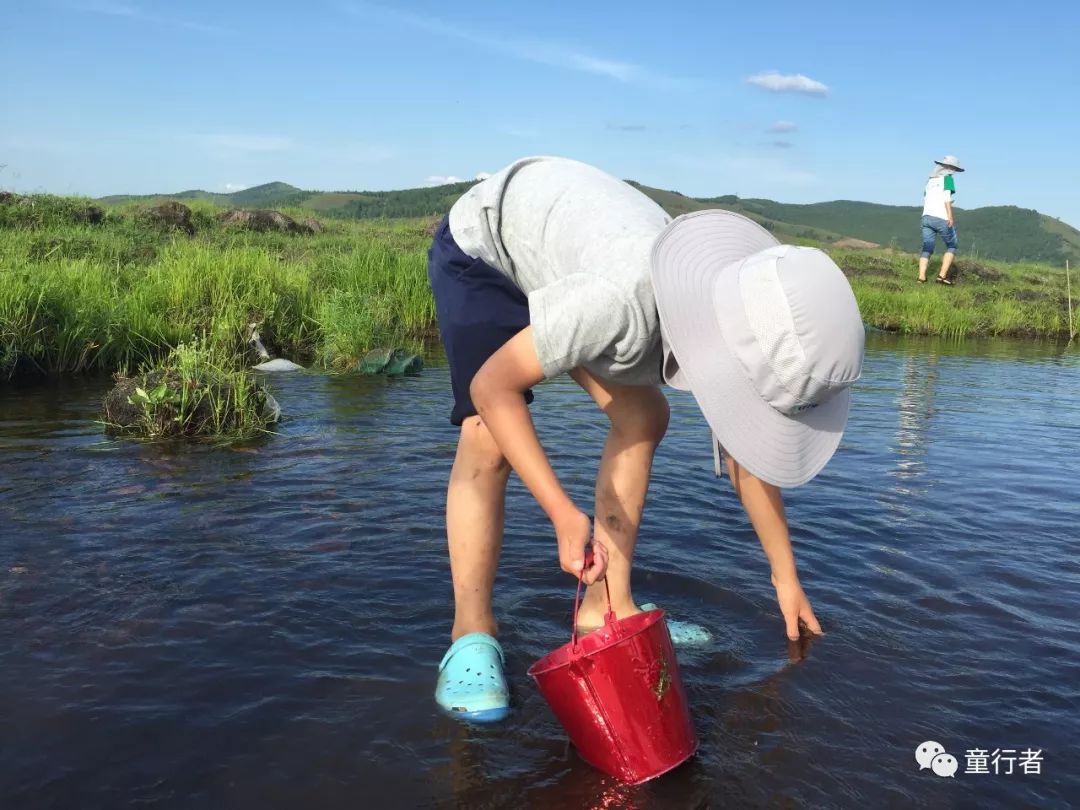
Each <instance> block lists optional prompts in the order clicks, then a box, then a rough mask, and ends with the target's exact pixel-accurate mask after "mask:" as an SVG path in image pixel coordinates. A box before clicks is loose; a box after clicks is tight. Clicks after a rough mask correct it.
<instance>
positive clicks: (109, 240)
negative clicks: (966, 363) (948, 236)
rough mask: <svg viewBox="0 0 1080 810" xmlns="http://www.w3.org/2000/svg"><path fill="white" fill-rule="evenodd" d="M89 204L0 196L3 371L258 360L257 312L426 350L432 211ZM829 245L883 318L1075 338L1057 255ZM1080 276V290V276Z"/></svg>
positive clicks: (344, 350)
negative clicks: (331, 213) (933, 253)
mask: <svg viewBox="0 0 1080 810" xmlns="http://www.w3.org/2000/svg"><path fill="white" fill-rule="evenodd" d="M89 204H90V201H87V200H76V199H70V198H57V197H48V196H35V197H32V198H29V201H27V200H26V199H23V200H15V201H10V200H9V201H8V202H6V203H0V379H3V378H4V377H10V376H13V375H15V374H19V373H27V374H34V373H39V374H40V373H72V372H88V371H89V372H108V371H117V370H120V371H128V370H133V369H137V368H140V367H142V366H144V365H145V364H148V363H153V362H155V361H159V360H161V359H162V358H164V357H166V356H168V355H169V353H170V351H172V350H173V349H174V348H175V347H177V346H178V345H179V344H181V343H182V342H185V341H190V340H191V339H192V338H193V337H194V336H198V337H199V338H200V339H201V340H203V341H204V343H205V345H206V347H207V348H208V350H209V351H211V352H213V353H214V356H216V357H220V358H228V363H229V364H231V365H232V366H233V367H236V368H240V367H242V366H245V365H248V364H250V363H252V362H255V361H256V358H255V357H254V356H253V355H252V354H251V353H250V350H249V348H248V346H247V343H246V328H247V325H248V324H250V323H253V322H254V323H257V324H259V332H260V334H261V336H262V339H263V342H264V343H265V345H266V346H267V348H268V350H269V351H270V352H271V354H273V355H274V356H278V357H287V358H289V359H291V360H294V361H296V362H300V363H303V364H315V365H318V366H322V367H326V368H333V369H338V370H344V369H347V368H350V367H352V366H354V365H355V363H356V362H357V360H358V359H359V358H361V357H362V356H363V355H364V354H365V353H366V352H367V351H369V350H370V349H372V348H376V347H379V346H388V345H401V346H406V347H408V348H410V349H413V350H418V349H419V348H420V347H421V345H422V343H423V342H424V340H425V339H426V338H428V337H430V336H431V335H432V334H433V328H434V325H435V311H434V302H433V300H432V298H431V292H430V290H429V288H428V282H427V273H426V255H425V253H426V249H427V245H428V243H429V241H430V238H429V237H428V236H427V235H426V233H425V226H426V225H427V224H428V223H427V222H426V221H423V220H364V221H351V222H350V221H341V220H331V221H329V222H327V223H326V224H327V230H326V232H325V233H321V234H318V235H292V234H279V233H263V234H261V233H253V232H250V231H246V230H237V229H235V228H228V227H225V226H222V225H221V224H219V223H218V220H217V215H218V214H219V213H220V211H221V209H220V208H217V207H215V206H214V205H213V204H211V203H208V202H205V201H198V200H196V201H192V202H191V203H190V205H191V208H192V210H193V221H194V223H195V225H196V227H197V233H196V235H195V236H193V237H191V236H188V235H187V234H186V233H183V232H176V231H170V230H167V229H163V228H161V227H159V226H157V225H155V224H154V223H153V222H151V221H149V220H148V219H147V218H146V217H145V214H144V210H145V207H139V206H138V205H137V204H129V205H127V206H116V207H110V208H108V209H107V210H106V211H105V215H104V220H103V221H102V222H100V223H98V224H91V223H88V222H86V221H84V220H85V217H84V215H83V214H82V213H80V212H83V211H84V210H85V209H86V207H87V205H89ZM286 212H287V213H290V214H291V215H293V216H294V217H304V216H308V215H310V213H311V212H310V211H301V210H292V209H286ZM794 236H795V237H798V234H795V235H794ZM798 241H800V242H804V243H809V244H813V243H814V242H813V240H810V239H808V238H802V239H798ZM832 253H833V255H834V257H835V258H836V260H837V262H838V263H839V264H840V265H841V267H843V268H844V270H845V272H846V273H847V274H848V277H849V279H850V281H851V284H852V287H853V289H854V290H855V295H856V298H857V299H858V301H859V305H860V308H861V309H862V314H863V319H864V320H865V321H866V322H867V323H869V324H871V325H873V326H876V327H879V328H882V329H887V330H890V331H897V332H903V333H911V334H929V335H946V336H951V337H965V336H981V335H1000V336H1017V337H1044V338H1054V339H1061V338H1066V339H1067V337H1068V334H1069V324H1068V323H1067V320H1068V318H1067V314H1066V312H1067V309H1066V298H1065V277H1064V273H1063V271H1061V270H1059V269H1057V268H1053V267H1049V266H1046V265H1035V264H1013V265H1006V264H998V263H987V262H980V263H976V262H973V261H971V260H969V259H967V258H965V257H963V255H961V259H960V260H959V262H958V264H957V266H956V267H957V283H956V285H955V286H953V287H944V286H942V285H939V284H934V283H933V282H931V283H928V284H926V285H917V284H916V283H915V276H916V263H917V259H916V257H915V256H912V255H910V254H902V253H894V252H890V251H887V250H871V251H865V250H833V251H832ZM938 259H939V257H935V262H934V264H933V265H931V274H933V273H936V269H937V266H938V262H937V260H938ZM1077 286H1078V294H1080V279H1078V285H1077ZM1078 328H1080V307H1075V315H1074V323H1073V330H1074V331H1076V330H1077V329H1078Z"/></svg>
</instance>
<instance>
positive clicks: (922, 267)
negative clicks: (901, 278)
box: [919, 256, 930, 281]
mask: <svg viewBox="0 0 1080 810" xmlns="http://www.w3.org/2000/svg"><path fill="white" fill-rule="evenodd" d="M929 264H930V257H929V256H920V257H919V281H926V268H927V267H928V266H929Z"/></svg>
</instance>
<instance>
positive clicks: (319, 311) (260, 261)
mask: <svg viewBox="0 0 1080 810" xmlns="http://www.w3.org/2000/svg"><path fill="white" fill-rule="evenodd" d="M52 199H53V200H56V205H55V206H54V207H53V208H52V209H51V210H50V209H49V208H48V202H49V199H48V198H39V199H38V200H37V203H38V204H37V205H36V206H35V208H36V210H35V211H34V212H33V214H32V216H28V215H27V214H26V212H19V214H20V216H18V217H15V216H10V215H9V216H8V217H6V218H5V216H4V214H3V209H4V208H5V207H7V208H11V207H12V206H10V205H9V206H0V226H2V225H6V226H7V227H0V377H2V376H11V375H13V374H15V373H17V372H26V373H64V372H83V371H114V370H125V369H134V368H136V367H138V366H139V365H140V364H143V363H147V362H151V361H153V360H155V359H159V358H161V357H163V356H165V355H166V354H168V352H169V351H170V350H171V349H172V348H174V347H176V346H177V345H178V344H180V343H181V342H182V341H185V340H190V339H191V338H192V337H193V336H196V335H197V336H202V337H203V338H204V339H205V340H206V342H207V344H208V345H209V347H210V349H211V350H212V351H214V352H216V353H219V354H223V355H228V356H232V357H234V358H235V361H236V365H241V364H243V363H245V362H246V360H247V359H249V356H248V355H247V354H246V352H247V344H246V327H247V325H248V324H249V323H253V322H255V323H258V324H259V332H260V334H261V336H262V339H263V342H264V344H265V345H266V346H267V349H268V350H269V351H270V352H271V353H272V354H274V355H275V356H282V357H288V358H290V359H292V360H295V361H297V362H301V363H305V364H306V363H316V364H319V365H323V366H327V367H335V368H346V367H348V366H349V365H351V364H353V363H355V362H356V360H357V359H359V358H360V357H361V356H362V355H363V354H364V353H365V352H366V351H367V350H369V349H371V348H373V347H376V346H380V345H406V346H410V347H412V348H418V347H419V345H420V343H421V341H422V340H423V338H424V337H425V336H426V335H427V334H428V333H429V332H430V330H431V327H432V324H433V322H434V303H433V301H432V299H431V293H430V290H429V289H428V283H427V273H426V257H425V249H426V245H427V243H428V239H429V238H428V237H427V236H426V235H425V233H424V223H421V222H415V221H399V222H364V223H331V224H330V225H329V227H328V230H327V232H326V233H323V234H319V235H317V236H297V235H290V234H277V233H271V234H259V233H253V232H249V231H244V230H236V229H230V228H225V227H223V226H220V225H218V224H217V221H216V218H215V214H216V213H217V212H218V210H219V209H216V208H214V207H213V206H211V205H209V204H205V203H204V204H198V203H196V204H195V205H193V206H192V208H193V210H194V211H195V217H194V219H195V221H196V224H197V226H198V227H199V230H198V232H197V234H196V235H195V236H194V237H188V236H187V235H186V234H182V233H175V232H170V231H164V230H161V229H159V228H157V227H156V226H154V225H152V224H150V223H148V222H147V221H146V220H145V218H144V217H142V216H141V214H140V209H136V208H127V209H118V210H110V211H109V212H108V214H107V218H106V221H105V222H104V223H101V224H97V225H89V224H78V223H73V222H71V220H70V218H69V217H68V215H67V214H66V213H65V212H66V211H67V210H68V209H71V208H72V207H73V206H74V204H73V203H72V202H71V201H69V200H64V199H58V198H52ZM74 207H77V206H74ZM294 213H297V214H299V213H301V212H294ZM13 220H15V221H13ZM250 359H251V360H254V358H253V357H250Z"/></svg>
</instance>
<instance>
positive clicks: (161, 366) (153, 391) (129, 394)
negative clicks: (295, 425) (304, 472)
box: [102, 338, 279, 440]
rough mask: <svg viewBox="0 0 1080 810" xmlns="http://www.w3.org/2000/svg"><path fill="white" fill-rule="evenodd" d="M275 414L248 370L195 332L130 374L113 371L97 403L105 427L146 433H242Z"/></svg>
mask: <svg viewBox="0 0 1080 810" xmlns="http://www.w3.org/2000/svg"><path fill="white" fill-rule="evenodd" d="M278 415H279V410H278V407H277V404H276V403H275V402H274V400H273V397H271V396H270V394H269V392H267V391H266V389H265V388H263V387H262V385H260V384H259V383H258V382H257V381H256V380H255V375H254V373H252V372H249V371H242V370H236V369H233V368H230V365H229V358H228V357H221V356H219V355H218V354H217V353H216V352H215V351H214V350H213V349H212V348H211V347H210V346H209V345H208V344H207V343H206V342H205V341H200V340H199V339H197V338H196V339H193V340H192V341H190V342H188V343H180V344H178V345H177V346H176V348H174V349H173V350H172V351H170V352H169V354H168V355H167V356H166V357H165V358H164V359H163V360H162V361H161V362H160V363H158V364H155V365H152V366H147V367H145V368H143V369H142V371H141V372H140V373H139V374H137V375H135V376H134V377H123V376H119V375H118V377H117V385H116V387H115V388H113V390H112V391H110V392H109V394H108V395H107V396H106V397H105V401H104V402H103V403H102V421H103V422H104V423H105V425H106V427H107V428H108V429H109V430H110V431H112V432H115V433H121V434H125V435H137V436H140V437H142V438H148V439H169V438H185V439H214V440H230V439H246V438H251V437H252V436H255V435H258V434H260V433H264V432H266V431H267V429H268V427H269V425H270V424H271V423H273V422H274V421H276V420H277V417H278Z"/></svg>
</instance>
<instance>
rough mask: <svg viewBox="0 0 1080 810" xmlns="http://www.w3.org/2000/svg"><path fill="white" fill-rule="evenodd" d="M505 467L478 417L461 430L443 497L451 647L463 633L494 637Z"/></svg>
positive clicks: (505, 463) (492, 440)
mask: <svg viewBox="0 0 1080 810" xmlns="http://www.w3.org/2000/svg"><path fill="white" fill-rule="evenodd" d="M509 477H510V465H509V464H507V462H506V459H505V458H504V457H503V454H502V452H500V450H499V446H498V445H497V444H496V443H495V440H494V439H493V438H492V436H491V434H490V433H489V432H488V430H487V428H486V427H484V423H483V422H482V421H481V420H480V417H478V416H471V417H469V418H468V419H466V420H465V421H464V423H463V424H462V425H461V435H460V436H459V438H458V448H457V456H456V457H455V458H454V468H453V470H452V472H451V473H450V485H449V487H448V488H447V492H446V534H447V538H448V540H449V545H450V571H451V574H452V576H453V580H454V627H453V630H452V631H451V633H450V638H451V640H453V641H456V640H457V639H459V638H461V637H462V636H464V635H466V634H468V633H490V634H491V635H495V633H496V632H497V631H498V625H497V624H496V622H495V614H494V613H493V611H492V607H491V591H492V588H493V586H494V584H495V571H496V569H497V568H498V565H499V552H500V550H501V549H502V537H503V520H504V517H505V507H506V482H507V479H508V478H509Z"/></svg>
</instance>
